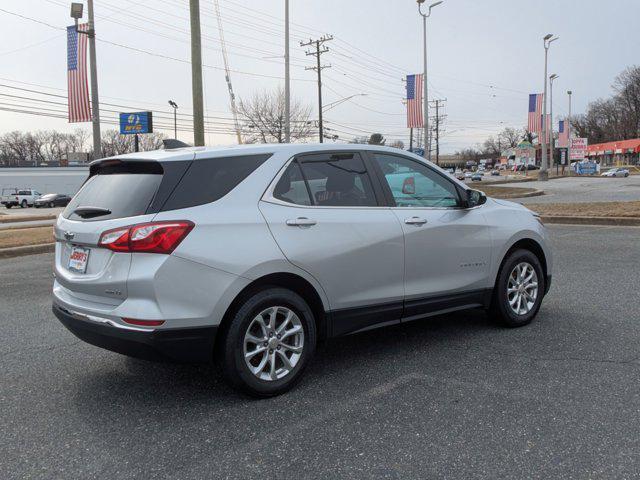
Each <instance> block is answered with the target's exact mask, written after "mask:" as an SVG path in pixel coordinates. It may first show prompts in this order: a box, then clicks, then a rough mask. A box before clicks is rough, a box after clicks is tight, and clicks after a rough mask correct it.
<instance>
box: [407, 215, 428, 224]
mask: <svg viewBox="0 0 640 480" xmlns="http://www.w3.org/2000/svg"><path fill="white" fill-rule="evenodd" d="M404 223H406V224H407V225H416V226H420V225H424V224H425V223H427V220H426V219H425V218H420V217H411V218H405V219H404Z"/></svg>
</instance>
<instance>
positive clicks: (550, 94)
mask: <svg viewBox="0 0 640 480" xmlns="http://www.w3.org/2000/svg"><path fill="white" fill-rule="evenodd" d="M558 77H559V75H556V74H555V73H554V74H552V75H550V76H549V122H550V123H551V139H550V142H551V161H550V162H549V166H550V167H551V168H553V164H554V163H555V162H554V160H555V159H554V157H555V155H554V153H555V139H554V138H553V81H554V80H555V79H556V78H558Z"/></svg>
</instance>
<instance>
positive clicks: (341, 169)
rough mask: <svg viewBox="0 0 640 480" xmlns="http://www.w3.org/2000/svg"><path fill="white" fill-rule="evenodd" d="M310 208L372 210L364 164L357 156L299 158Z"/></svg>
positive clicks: (374, 201)
mask: <svg viewBox="0 0 640 480" xmlns="http://www.w3.org/2000/svg"><path fill="white" fill-rule="evenodd" d="M300 164H301V167H302V173H303V175H304V178H305V180H306V181H307V184H308V185H309V190H310V193H311V199H312V201H313V205H317V206H320V207H373V206H377V205H378V203H377V200H376V196H375V193H374V191H373V186H372V184H371V180H370V178H369V174H368V172H367V169H366V168H365V165H364V162H363V161H362V159H361V158H360V156H359V155H358V154H344V155H343V154H340V155H331V154H326V155H325V154H321V155H313V158H312V159H309V158H306V157H302V158H301V159H300Z"/></svg>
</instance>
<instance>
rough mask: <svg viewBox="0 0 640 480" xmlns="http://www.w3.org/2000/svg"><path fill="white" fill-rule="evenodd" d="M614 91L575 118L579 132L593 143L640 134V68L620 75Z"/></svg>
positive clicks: (576, 129) (591, 104)
mask: <svg viewBox="0 0 640 480" xmlns="http://www.w3.org/2000/svg"><path fill="white" fill-rule="evenodd" d="M613 91H614V95H613V96H612V97H610V98H608V99H599V100H596V101H594V102H591V103H590V104H589V107H588V108H587V111H586V112H585V113H584V114H583V115H576V116H573V117H572V118H571V126H572V128H573V131H574V132H575V133H576V135H578V136H580V137H587V138H588V139H589V142H590V143H602V142H611V141H614V140H624V139H629V138H637V137H640V67H638V66H634V67H630V68H627V69H626V70H624V71H623V72H622V73H621V74H620V75H618V76H617V77H616V79H615V80H614V83H613Z"/></svg>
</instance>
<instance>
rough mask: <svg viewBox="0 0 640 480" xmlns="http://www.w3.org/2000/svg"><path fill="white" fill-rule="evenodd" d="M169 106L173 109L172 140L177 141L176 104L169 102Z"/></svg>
mask: <svg viewBox="0 0 640 480" xmlns="http://www.w3.org/2000/svg"><path fill="white" fill-rule="evenodd" d="M169 105H171V108H173V138H174V139H176V140H177V139H178V104H177V103H176V102H174V101H173V100H169Z"/></svg>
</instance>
